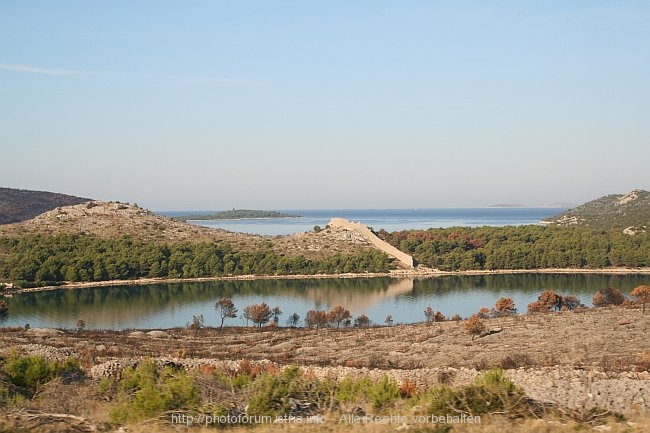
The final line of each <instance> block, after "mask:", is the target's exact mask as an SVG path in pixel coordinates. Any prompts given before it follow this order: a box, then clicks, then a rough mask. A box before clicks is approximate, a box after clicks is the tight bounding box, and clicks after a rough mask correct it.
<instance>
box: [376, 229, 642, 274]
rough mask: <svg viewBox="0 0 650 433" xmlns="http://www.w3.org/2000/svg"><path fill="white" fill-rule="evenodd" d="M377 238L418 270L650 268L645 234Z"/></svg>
mask: <svg viewBox="0 0 650 433" xmlns="http://www.w3.org/2000/svg"><path fill="white" fill-rule="evenodd" d="M378 235H379V236H380V237H381V238H383V239H384V240H386V241H387V242H389V243H390V244H392V245H393V246H395V247H397V248H399V249H400V250H402V251H404V252H406V253H408V254H411V255H412V256H413V258H414V259H415V260H416V261H417V262H418V263H419V264H422V265H425V266H429V267H432V268H438V269H442V270H447V271H458V270H461V271H462V270H482V269H486V270H494V269H537V268H597V269H601V268H608V267H646V266H650V234H649V233H642V234H637V235H634V236H630V235H626V234H624V233H621V232H620V231H613V230H612V231H604V230H594V229H589V228H583V227H545V226H535V225H527V226H508V227H477V228H470V227H452V228H445V229H429V230H407V231H400V232H392V233H388V232H386V231H384V230H380V231H379V233H378Z"/></svg>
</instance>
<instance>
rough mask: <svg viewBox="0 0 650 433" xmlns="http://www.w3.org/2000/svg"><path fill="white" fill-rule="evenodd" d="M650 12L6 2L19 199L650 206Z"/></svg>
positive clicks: (530, 6)
mask: <svg viewBox="0 0 650 433" xmlns="http://www.w3.org/2000/svg"><path fill="white" fill-rule="evenodd" d="M649 22H650V3H648V2H645V1H638V2H635V1H596V0H593V1H570V0H564V1H542V0H539V1H521V0H519V1H491V2H484V1H433V0H432V1H408V0H406V1H397V0H395V1H379V0H374V1H336V0H330V1H309V2H308V1H279V0H278V1H261V0H260V1H245V0H244V1H198V0H195V1H137V2H132V1H110V2H88V1H65V0H62V1H57V2H52V1H40V2H39V1H12V0H6V1H3V2H0V150H1V153H0V155H1V156H0V163H1V167H2V168H1V169H0V186H7V187H15V188H25V189H38V190H48V191H57V192H64V193H68V194H74V195H81V196H86V197H92V198H97V199H104V200H120V201H129V202H136V203H138V204H140V205H142V206H145V207H148V208H151V209H160V210H163V209H166V210H174V209H227V208H233V207H238V208H241V207H246V208H268V209H291V208H295V209H300V208H330V207H331V208H399V207H418V208H424V207H474V206H486V205H489V204H492V203H503V202H507V203H524V204H528V205H541V204H547V203H551V202H556V201H563V202H573V203H579V202H583V201H586V200H590V199H592V198H595V197H598V196H601V195H603V194H607V193H619V192H620V193H622V192H627V191H629V190H631V189H633V188H643V189H650V170H648V163H649V162H650V49H648V47H650V26H648V23H649Z"/></svg>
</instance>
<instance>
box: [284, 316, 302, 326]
mask: <svg viewBox="0 0 650 433" xmlns="http://www.w3.org/2000/svg"><path fill="white" fill-rule="evenodd" d="M298 323H300V315H299V314H297V313H293V314H291V315H290V316H289V317H287V325H289V326H291V327H292V328H295V327H296V326H298Z"/></svg>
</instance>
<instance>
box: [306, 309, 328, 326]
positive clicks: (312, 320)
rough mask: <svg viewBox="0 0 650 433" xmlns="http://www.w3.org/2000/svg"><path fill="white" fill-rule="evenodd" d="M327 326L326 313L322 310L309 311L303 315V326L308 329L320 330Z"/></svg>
mask: <svg viewBox="0 0 650 433" xmlns="http://www.w3.org/2000/svg"><path fill="white" fill-rule="evenodd" d="M325 325H327V313H326V312H325V311H322V310H309V311H307V314H306V315H305V326H307V327H308V328H322V327H323V326H325Z"/></svg>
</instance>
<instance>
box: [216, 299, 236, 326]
mask: <svg viewBox="0 0 650 433" xmlns="http://www.w3.org/2000/svg"><path fill="white" fill-rule="evenodd" d="M214 307H215V308H216V310H217V314H218V315H219V317H220V318H221V325H220V326H219V327H220V328H223V321H224V320H226V319H234V318H235V317H237V308H235V304H234V303H233V302H232V299H230V298H223V299H220V300H218V301H217V303H216V304H214Z"/></svg>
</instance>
